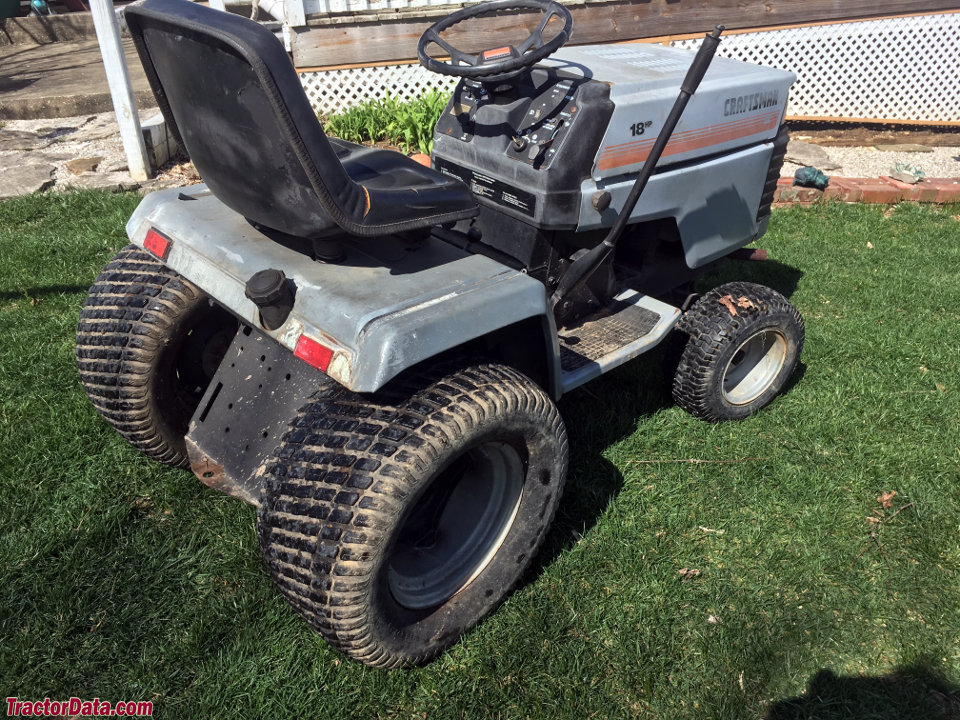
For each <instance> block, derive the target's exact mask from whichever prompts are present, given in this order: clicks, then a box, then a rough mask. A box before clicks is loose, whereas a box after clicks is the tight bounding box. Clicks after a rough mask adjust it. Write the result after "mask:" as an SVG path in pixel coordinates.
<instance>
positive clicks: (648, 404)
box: [522, 347, 673, 585]
mask: <svg viewBox="0 0 960 720" xmlns="http://www.w3.org/2000/svg"><path fill="white" fill-rule="evenodd" d="M665 355H666V351H665V349H664V348H663V347H657V348H655V349H654V350H652V351H651V352H649V353H647V354H645V355H643V356H641V357H639V358H637V359H636V360H634V361H632V362H629V363H627V364H626V365H624V366H621V367H620V368H617V369H616V370H614V371H612V372H610V373H608V374H606V375H604V376H602V377H600V378H598V379H596V380H594V381H592V382H590V383H589V384H588V385H587V386H584V387H581V388H578V389H577V390H574V391H573V392H572V393H570V394H569V395H566V396H564V398H563V399H562V400H561V401H560V410H561V412H562V414H563V417H564V420H565V422H566V426H567V435H568V438H569V441H570V467H569V470H568V473H567V484H566V489H565V491H564V496H563V499H562V500H561V501H560V506H559V508H558V509H557V515H556V518H555V519H554V522H553V525H552V526H551V528H550V531H549V533H548V535H547V538H546V540H545V541H544V545H543V549H542V550H541V551H540V553H539V554H538V555H537V559H536V560H535V561H534V563H533V565H532V566H531V568H530V570H529V571H528V572H527V575H526V576H525V578H524V581H523V583H522V585H526V584H527V582H531V581H533V580H534V579H535V578H536V577H538V576H539V575H540V573H541V572H542V571H543V569H544V568H545V567H547V566H548V565H550V564H551V563H552V562H553V561H554V560H555V559H556V558H557V556H559V555H560V554H561V553H562V552H563V551H564V550H566V549H568V548H570V547H572V546H573V545H575V544H576V543H577V542H578V541H579V539H580V538H581V537H583V536H584V535H586V534H587V533H588V532H589V531H590V530H591V529H592V528H593V527H594V525H596V524H597V521H598V520H599V519H600V517H601V516H602V515H603V514H604V512H605V511H606V509H607V506H608V505H609V504H610V503H611V502H613V500H614V499H615V498H616V496H617V494H618V493H619V492H620V490H621V488H622V487H623V474H622V473H621V472H620V469H619V468H618V467H617V466H616V465H614V464H613V463H612V462H610V461H609V460H608V459H607V458H606V457H604V452H605V451H606V450H607V448H609V447H610V446H611V445H614V444H616V443H617V442H619V441H621V440H623V439H624V438H627V437H629V436H631V435H632V434H633V433H634V432H636V429H637V423H638V422H639V421H641V420H642V419H643V418H646V417H649V416H652V415H654V414H655V413H657V412H659V411H660V410H663V409H665V408H668V407H670V406H671V405H672V404H673V401H672V399H671V398H670V388H669V386H668V385H667V382H666V380H665V375H664V363H665Z"/></svg>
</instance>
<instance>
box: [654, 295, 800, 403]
mask: <svg viewBox="0 0 960 720" xmlns="http://www.w3.org/2000/svg"><path fill="white" fill-rule="evenodd" d="M677 330H678V331H679V332H680V333H681V337H686V345H685V347H684V349H683V353H682V354H681V356H680V362H679V364H678V366H677V371H676V374H675V375H674V379H673V398H674V400H675V401H676V403H677V404H678V405H679V406H680V407H682V408H683V409H684V410H686V411H687V412H689V413H690V414H692V415H694V416H695V417H698V418H700V419H702V420H707V421H709V422H720V421H722V420H742V419H743V418H745V417H748V416H750V415H752V414H753V413H755V412H757V411H758V410H760V409H761V408H763V407H766V406H767V405H769V404H770V403H771V402H773V400H774V398H776V397H777V395H778V394H779V393H780V392H781V391H782V390H783V388H784V386H785V385H786V383H787V381H788V380H789V379H790V377H791V376H792V375H793V373H794V371H795V370H796V368H797V365H798V364H799V362H800V353H801V351H802V350H803V340H804V325H803V318H802V317H800V313H799V312H798V311H797V309H796V308H795V307H794V306H793V305H791V304H790V302H789V301H788V300H787V299H786V298H785V297H784V296H783V295H781V294H780V293H778V292H777V291H776V290H771V289H770V288H767V287H764V286H763V285H756V284H754V283H746V282H732V283H727V284H726V285H721V286H720V287H718V288H716V289H714V290H711V291H710V292H708V293H707V294H705V295H704V296H703V297H701V298H700V299H699V300H697V302H696V303H694V305H693V306H692V307H691V308H690V310H688V311H687V313H686V314H685V315H684V316H683V318H681V320H680V323H679V324H678V325H677Z"/></svg>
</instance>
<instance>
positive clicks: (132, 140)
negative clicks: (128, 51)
mask: <svg viewBox="0 0 960 720" xmlns="http://www.w3.org/2000/svg"><path fill="white" fill-rule="evenodd" d="M90 10H91V13H92V14H93V25H94V27H95V28H96V31H97V42H98V43H99V44H100V54H101V55H102V56H103V67H104V69H105V70H106V71H107V84H108V85H109V86H110V98H111V99H112V100H113V110H114V112H115V113H116V115H117V124H118V125H119V126H120V139H121V140H122V141H123V150H124V152H125V153H126V155H127V167H129V168H130V175H131V176H132V177H133V179H134V180H146V179H147V178H148V177H150V175H149V171H148V168H149V164H148V161H147V147H146V145H145V144H144V142H143V132H142V130H141V129H140V116H139V115H138V114H137V104H136V101H135V100H134V98H133V87H132V86H131V84H130V73H129V72H127V63H126V58H125V57H124V55H123V45H121V43H120V28H119V27H118V26H117V16H116V14H115V13H114V10H113V0H90Z"/></svg>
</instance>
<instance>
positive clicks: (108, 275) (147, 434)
mask: <svg viewBox="0 0 960 720" xmlns="http://www.w3.org/2000/svg"><path fill="white" fill-rule="evenodd" d="M236 329H237V321H236V320H235V319H234V318H233V317H232V316H231V315H230V314H229V313H228V312H226V311H225V310H223V309H222V308H220V307H217V306H215V305H212V304H211V303H210V300H209V298H208V297H207V296H206V295H205V294H204V293H203V292H202V291H201V290H200V289H199V288H197V286H196V285H194V284H193V283H191V282H190V281H188V280H186V279H185V278H183V277H181V276H180V275H179V274H177V273H176V272H174V271H173V270H171V269H170V268H168V267H166V266H165V265H164V264H163V263H161V262H160V261H159V260H157V259H156V258H154V257H153V256H152V255H149V254H148V253H146V252H144V251H143V250H141V249H140V248H138V247H136V246H135V245H128V246H127V247H125V248H124V249H123V250H121V251H120V252H119V253H117V255H116V256H115V257H114V258H113V260H111V261H110V262H109V263H107V265H106V267H104V269H103V272H101V273H100V275H99V276H98V277H97V280H96V282H95V283H94V284H93V287H91V288H90V292H89V294H88V295H87V299H86V300H85V301H84V304H83V309H82V310H81V311H80V322H79V323H78V324H77V345H76V361H77V370H78V371H79V373H80V381H81V383H82V384H83V389H84V390H85V391H86V392H87V395H88V396H89V398H90V401H91V402H92V403H93V406H94V407H95V408H96V409H97V411H98V412H99V413H100V414H101V415H102V416H103V418H104V419H105V420H106V421H107V422H108V423H110V425H111V426H113V428H114V429H115V430H116V431H117V432H119V433H120V434H121V435H122V436H123V437H124V438H125V439H126V440H127V441H128V442H129V443H130V444H131V445H133V446H134V447H135V448H137V449H138V450H140V451H141V452H143V453H144V454H145V455H147V456H148V457H151V458H153V459H154V460H159V461H160V462H163V463H166V464H168V465H173V466H174V467H182V468H187V467H189V466H190V463H189V460H188V459H187V451H186V444H185V441H184V437H185V435H186V433H187V427H188V425H189V423H190V418H191V417H192V416H193V412H194V410H196V408H197V405H198V404H199V402H200V398H201V397H203V393H204V391H205V390H206V388H207V385H208V384H209V382H210V379H211V378H212V377H213V374H214V372H215V371H216V369H217V367H218V366H219V364H220V360H221V359H222V358H223V355H224V353H225V352H226V350H227V347H228V346H229V344H230V341H231V339H232V338H233V336H234V334H235V333H236Z"/></svg>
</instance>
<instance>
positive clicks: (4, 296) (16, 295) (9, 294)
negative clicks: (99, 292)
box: [0, 285, 90, 300]
mask: <svg viewBox="0 0 960 720" xmlns="http://www.w3.org/2000/svg"><path fill="white" fill-rule="evenodd" d="M89 289H90V286H89V285H47V286H46V287H32V288H26V289H25V290H0V300H26V299H29V298H38V297H44V296H48V295H64V294H69V295H72V294H74V293H84V294H86V292H87V291H88V290H89Z"/></svg>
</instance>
